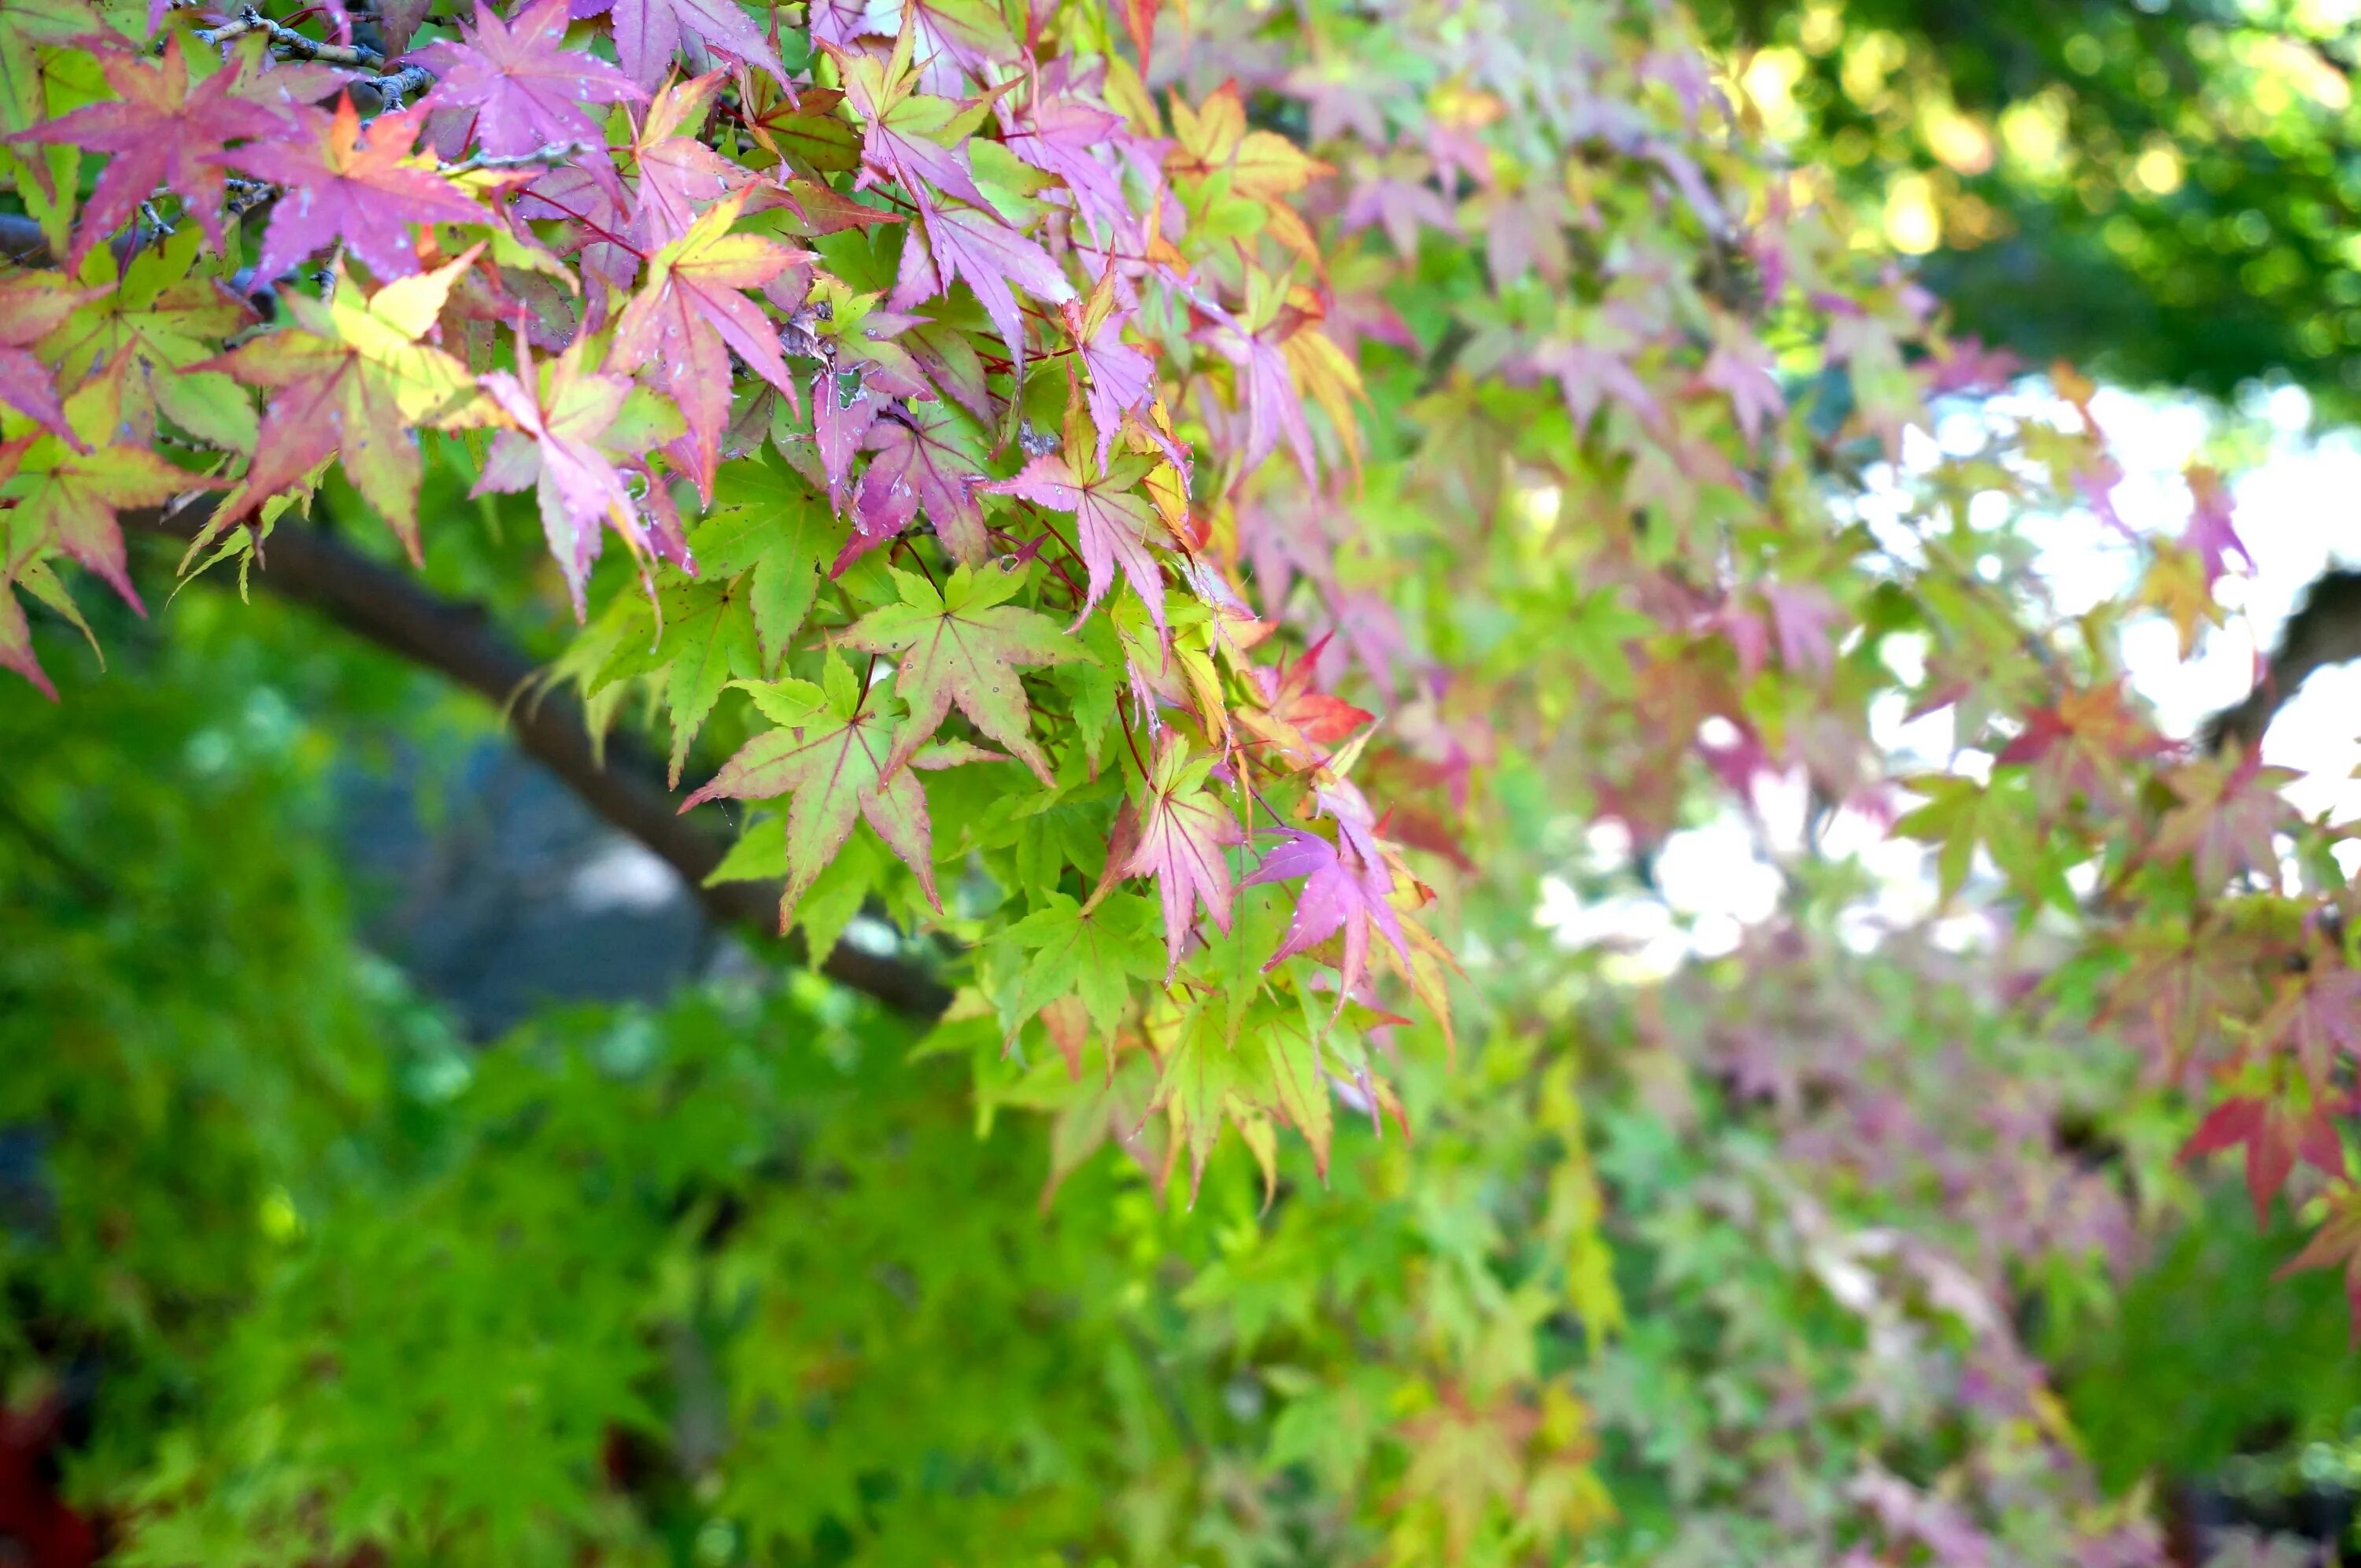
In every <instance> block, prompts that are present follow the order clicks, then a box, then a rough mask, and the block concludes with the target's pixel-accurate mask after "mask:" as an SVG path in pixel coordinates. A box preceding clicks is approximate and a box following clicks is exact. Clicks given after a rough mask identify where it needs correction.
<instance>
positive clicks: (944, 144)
mask: <svg viewBox="0 0 2361 1568" xmlns="http://www.w3.org/2000/svg"><path fill="white" fill-rule="evenodd" d="M915 20H916V18H915V17H914V16H912V15H911V14H910V13H909V12H908V11H907V10H906V11H905V12H904V16H903V21H904V26H903V27H902V30H901V34H900V36H899V37H898V38H895V42H894V51H893V53H892V54H891V55H890V56H889V57H888V58H887V59H885V60H882V61H881V60H878V59H877V58H876V57H875V56H874V55H871V54H864V53H854V52H851V51H850V50H848V49H844V48H841V47H840V46H838V45H835V44H830V43H828V42H826V41H824V40H823V42H822V44H821V47H822V48H823V49H827V50H828V52H829V56H830V57H831V58H832V59H834V60H835V61H836V63H837V67H838V69H839V70H840V71H841V72H842V73H843V77H844V95H845V101H846V102H847V103H849V104H851V105H852V109H853V112H854V113H855V114H857V115H860V116H861V120H862V127H861V173H860V176H859V178H858V179H856V180H855V181H854V182H853V189H854V190H855V191H861V190H863V189H866V188H867V187H868V186H869V185H871V184H873V182H875V181H877V180H879V179H880V178H883V179H888V180H893V181H897V182H898V183H899V184H900V185H901V186H902V188H903V189H904V190H906V191H908V192H912V193H913V194H914V195H915V194H919V193H922V192H941V193H943V194H945V195H950V196H955V197H957V198H959V199H960V200H961V201H962V202H971V203H974V204H975V205H976V206H979V207H986V206H989V205H990V204H991V203H989V202H987V201H986V200H985V199H984V194H983V191H981V190H980V189H978V188H977V186H976V183H975V176H974V174H973V173H972V171H971V170H970V169H969V167H968V160H967V155H966V153H965V151H964V149H963V148H961V143H963V142H965V141H966V140H967V138H968V137H969V136H970V135H971V134H972V132H973V131H974V129H975V127H976V126H978V125H980V124H982V123H983V116H984V115H985V114H986V113H988V112H989V106H988V105H986V104H971V105H968V106H966V107H964V108H962V107H961V105H959V104H954V103H952V102H950V100H949V99H946V98H940V97H937V96H934V95H932V94H922V93H918V92H917V86H918V76H917V72H916V71H913V70H912V69H911V68H910V57H911V50H912V49H913V48H914V47H915V43H916V35H915V33H914V31H913V28H912V25H911V24H913V23H914V22H915ZM818 36H819V35H818V32H817V31H815V33H814V37H816V38H817V37H818Z"/></svg>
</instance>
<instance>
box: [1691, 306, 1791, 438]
mask: <svg viewBox="0 0 2361 1568" xmlns="http://www.w3.org/2000/svg"><path fill="white" fill-rule="evenodd" d="M1724 336H1725V341H1723V342H1721V343H1719V344H1718V345H1715V347H1714V351H1713V352H1712V353H1711V354H1710V355H1708V356H1707V357H1706V362H1705V368H1704V369H1703V370H1701V371H1699V372H1698V373H1697V379H1698V380H1699V381H1701V382H1703V383H1704V384H1705V385H1706V386H1708V387H1711V388H1714V389H1717V390H1719V391H1720V392H1722V393H1724V394H1726V395H1727V396H1728V397H1729V399H1730V413H1731V414H1732V415H1733V416H1735V417H1736V419H1737V421H1738V428H1739V431H1740V433H1742V434H1743V435H1744V436H1745V437H1746V444H1747V445H1748V446H1750V447H1752V446H1758V445H1760V444H1762V440H1763V431H1764V429H1765V428H1766V427H1768V426H1769V425H1771V424H1773V422H1776V421H1777V420H1778V419H1779V418H1780V417H1781V416H1782V415H1784V413H1785V412H1786V411H1787V399H1786V395H1785V394H1784V393H1783V392H1782V391H1780V389H1779V382H1778V378H1776V377H1774V376H1773V375H1772V373H1771V358H1770V356H1769V355H1768V354H1767V353H1765V352H1764V351H1763V348H1762V346H1761V345H1758V344H1752V343H1747V342H1744V341H1742V339H1743V334H1736V333H1731V334H1724Z"/></svg>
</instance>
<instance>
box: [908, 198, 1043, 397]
mask: <svg viewBox="0 0 2361 1568" xmlns="http://www.w3.org/2000/svg"><path fill="white" fill-rule="evenodd" d="M917 203H918V225H917V227H914V228H913V229H911V230H910V231H909V234H908V236H907V237H906V239H905V241H904V242H903V247H902V268H901V272H900V274H899V275H898V276H897V277H896V279H895V283H894V297H893V307H894V309H895V310H897V311H906V310H909V309H911V308H912V307H913V306H915V305H918V304H921V303H924V302H926V301H928V300H931V299H933V298H935V296H937V295H938V294H941V293H943V292H945V291H948V290H949V289H950V286H951V285H952V284H953V283H956V282H958V281H960V280H962V279H964V280H966V282H967V286H968V287H969V288H971V289H972V290H974V291H975V297H976V301H977V302H978V303H979V304H981V305H983V313H984V314H985V315H987V316H989V317H991V318H992V324H993V325H994V326H996V327H998V328H999V329H1000V337H1001V341H1002V342H1004V343H1005V344H1006V345H1008V356H1009V359H1010V361H1011V362H1012V363H1014V364H1016V366H1018V367H1022V366H1023V365H1024V363H1025V318H1024V314H1023V313H1022V312H1020V311H1019V310H1018V309H1017V305H1016V295H1015V294H1014V293H1013V292H1011V289H1010V286H1011V285H1012V284H1013V285H1015V286H1016V288H1020V289H1023V290H1024V291H1026V292H1027V293H1028V294H1030V295H1032V296H1033V297H1034V298H1035V299H1037V300H1040V301H1042V302H1045V303H1048V304H1052V305H1056V304H1062V303H1064V302H1066V301H1068V300H1071V299H1072V298H1073V297H1074V291H1073V286H1072V285H1071V284H1070V283H1068V282H1067V281H1066V275H1065V274H1064V273H1062V272H1060V271H1059V270H1058V264H1057V263H1056V262H1054V261H1052V260H1050V259H1049V252H1048V251H1046V250H1043V249H1042V248H1041V247H1039V246H1038V245H1036V244H1034V243H1033V242H1032V241H1031V240H1029V239H1027V238H1026V237H1025V236H1023V235H1021V234H1019V233H1017V232H1016V230H1015V229H1013V228H1010V227H1009V226H1008V225H1006V224H1005V223H1002V222H1001V221H1000V220H999V219H998V218H996V217H994V216H992V215H991V214H989V213H986V212H983V211H981V210H979V209H977V208H973V207H954V206H946V205H944V204H943V203H940V202H938V201H934V200H932V199H930V198H929V197H928V194H927V192H926V190H925V189H924V188H921V189H920V190H919V191H918V192H917Z"/></svg>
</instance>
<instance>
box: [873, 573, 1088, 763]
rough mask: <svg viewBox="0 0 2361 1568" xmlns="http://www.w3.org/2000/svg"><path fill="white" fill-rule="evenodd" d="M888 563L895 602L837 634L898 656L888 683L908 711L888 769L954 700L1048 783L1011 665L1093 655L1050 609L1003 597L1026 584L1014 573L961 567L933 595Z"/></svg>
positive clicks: (921, 738)
mask: <svg viewBox="0 0 2361 1568" xmlns="http://www.w3.org/2000/svg"><path fill="white" fill-rule="evenodd" d="M893 570H894V581H895V587H898V588H899V589H900V591H901V595H902V602H901V603H900V604H895V605H887V606H885V607H884V608H883V609H873V610H871V611H870V612H869V613H868V614H867V615H864V616H862V618H861V619H860V620H857V621H855V622H853V624H852V625H851V627H850V628H848V629H847V630H845V631H844V632H843V633H842V634H841V636H840V638H839V641H840V642H842V643H843V645H844V646H846V647H848V648H858V649H860V650H861V651H862V652H865V653H899V654H901V655H902V662H901V663H900V664H899V665H897V666H896V667H895V674H894V689H895V692H896V693H898V694H899V695H900V696H901V698H902V700H903V701H904V702H906V703H907V704H908V705H909V708H910V717H909V720H908V722H907V723H906V724H905V725H904V726H903V729H902V736H901V740H899V741H898V742H897V743H896V744H895V749H894V751H893V752H892V754H891V755H889V756H888V757H887V758H886V764H885V765H886V770H887V771H888V772H889V773H890V772H891V771H893V770H894V769H895V768H898V767H900V766H901V765H902V764H903V763H904V762H907V761H908V760H909V758H910V754H911V753H912V752H913V751H917V749H918V746H919V744H920V742H922V741H924V740H927V739H928V737H930V736H932V735H933V734H934V732H935V731H936V729H939V728H940V727H941V725H942V722H943V718H944V717H945V716H946V715H947V714H948V713H949V712H950V706H951V704H952V703H954V702H956V703H957V704H959V709H960V711H961V713H964V714H966V715H967V717H968V718H969V720H970V721H971V722H972V723H973V724H974V725H975V727H976V728H977V729H981V730H983V732H984V733H985V734H986V735H988V736H990V737H992V739H994V740H997V741H999V742H1000V743H1001V744H1002V745H1004V746H1005V747H1007V748H1008V750H1009V752H1010V754H1011V755H1013V756H1015V757H1016V759H1017V760H1018V761H1020V762H1023V763H1024V764H1025V765H1026V766H1027V767H1028V768H1030V769H1032V770H1033V773H1034V776H1035V777H1036V778H1038V779H1039V780H1040V781H1041V783H1042V784H1044V785H1048V784H1051V783H1052V782H1053V781H1052V780H1051V778H1050V776H1049V759H1048V758H1047V757H1045V756H1043V755H1042V754H1041V748H1040V747H1039V746H1038V745H1037V744H1035V742H1034V740H1033V734H1032V710H1031V709H1030V708H1029V707H1027V705H1026V701H1025V687H1024V685H1023V683H1022V682H1021V681H1020V680H1019V678H1018V676H1017V674H1016V672H1017V670H1018V669H1019V668H1021V667H1026V666H1030V665H1038V664H1061V663H1069V662H1071V661H1073V660H1077V659H1087V658H1089V657H1090V654H1089V653H1087V652H1084V651H1083V650H1082V648H1081V647H1080V646H1079V645H1077V644H1076V643H1075V642H1074V641H1073V640H1072V639H1071V638H1069V637H1067V636H1065V635H1063V634H1061V633H1060V631H1059V630H1058V627H1057V624H1056V622H1054V621H1052V620H1049V618H1048V617H1047V616H1043V615H1038V614H1036V613H1035V612H1034V611H1032V610H1029V609H1020V608H1018V607H1017V606H1016V605H1012V604H1010V603H1009V602H1008V600H1009V599H1011V598H1014V597H1015V596H1016V592H1017V590H1018V589H1019V588H1021V587H1024V586H1025V578H1024V575H1023V574H1022V573H1021V572H1005V571H999V570H996V569H994V568H990V567H986V568H983V569H982V570H978V569H977V568H975V567H972V566H961V567H959V568H958V569H957V570H955V571H953V572H952V573H951V575H950V580H949V581H948V582H946V583H945V584H944V585H943V587H942V591H941V592H940V593H939V594H938V593H937V592H936V591H935V587H934V585H933V584H931V583H929V582H928V581H927V580H926V579H925V578H924V577H921V576H917V575H915V574H913V573H909V572H905V571H901V570H899V569H893Z"/></svg>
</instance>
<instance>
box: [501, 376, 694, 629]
mask: <svg viewBox="0 0 2361 1568" xmlns="http://www.w3.org/2000/svg"><path fill="white" fill-rule="evenodd" d="M587 341H588V340H587V339H584V338H578V337H577V338H576V339H575V340H574V342H573V344H572V345H569V346H568V347H567V348H566V352H565V354H564V355H562V356H559V358H558V360H557V362H556V363H555V365H552V366H551V367H549V370H548V373H547V375H546V377H545V378H544V377H543V376H541V375H538V374H536V373H535V371H534V368H533V354H532V351H531V350H530V349H529V348H527V347H526V345H525V344H524V341H523V339H522V336H520V337H519V339H518V341H517V369H518V373H517V374H515V375H511V374H510V373H509V372H508V371H506V370H489V371H487V372H485V373H484V375H483V376H481V377H480V378H478V379H479V381H480V384H481V385H482V387H483V389H484V390H485V391H486V392H488V393H489V394H490V395H491V399H492V400H493V401H494V402H496V403H498V404H499V405H500V411H502V412H503V413H505V414H507V415H508V416H509V418H510V419H511V421H513V422H514V423H515V426H516V428H515V429H513V430H503V431H501V432H500V433H499V434H497V435H495V436H494V437H493V438H492V449H491V455H490V457H489V460H488V461H487V462H486V463H485V465H484V471H483V475H482V477H480V478H478V480H477V482H476V488H475V490H474V492H473V493H474V494H476V495H482V494H484V493H485V492H487V491H490V490H521V489H523V488H526V487H527V486H531V487H533V490H534V491H535V494H536V497H537V499H538V500H539V502H540V506H541V525H542V531H543V532H544V533H545V534H547V535H548V538H549V553H550V554H552V555H554V556H555V557H556V558H557V565H558V568H559V570H560V571H562V572H563V573H564V574H565V576H566V588H567V590H568V591H569V592H571V593H572V595H573V596H574V613H575V615H576V617H577V618H579V617H580V616H581V614H582V613H583V598H582V591H583V585H584V584H585V583H586V582H587V581H588V579H589V576H590V565H591V563H592V562H594V561H596V560H597V559H598V542H599V538H600V527H599V525H600V524H601V523H602V522H612V523H613V524H614V526H615V528H616V529H617V531H618V532H621V533H622V534H623V535H624V537H625V538H626V539H628V540H630V541H631V544H632V546H633V548H635V549H639V550H645V549H647V548H648V547H649V544H650V541H649V540H648V537H647V534H646V532H645V531H644V530H642V528H641V527H640V524H639V517H638V513H637V511H636V510H634V508H633V507H632V505H631V491H630V490H629V489H627V488H624V484H623V477H622V476H621V475H620V474H619V473H618V472H616V470H615V466H614V465H613V464H612V463H611V462H609V460H608V458H607V455H606V454H604V453H603V452H601V451H599V449H598V439H599V437H601V436H603V435H605V434H606V433H607V430H608V427H609V426H610V425H612V424H613V423H614V422H615V416H616V415H617V414H619V413H620V412H621V411H622V408H623V400H624V399H625V398H626V397H628V396H630V394H631V382H630V381H628V380H626V379H625V378H622V377H620V376H608V375H599V374H595V373H592V372H590V371H588V370H586V369H585V368H584V367H583V361H582V350H583V345H584V343H585V342H587Z"/></svg>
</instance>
